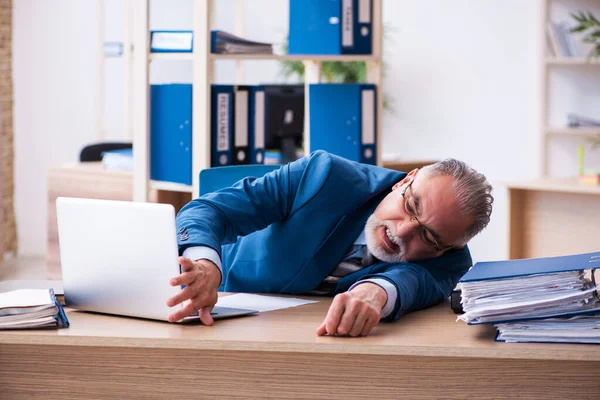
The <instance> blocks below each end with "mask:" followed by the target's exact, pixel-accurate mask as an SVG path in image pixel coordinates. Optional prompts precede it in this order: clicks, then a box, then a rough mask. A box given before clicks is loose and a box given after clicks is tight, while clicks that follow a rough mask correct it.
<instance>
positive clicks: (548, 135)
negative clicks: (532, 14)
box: [540, 0, 600, 182]
mask: <svg viewBox="0 0 600 400" xmlns="http://www.w3.org/2000/svg"><path fill="white" fill-rule="evenodd" d="M557 1H560V0H542V2H541V12H542V24H541V25H542V26H541V29H542V32H541V38H543V40H542V43H541V46H542V51H543V52H544V53H543V54H544V56H543V57H542V61H541V64H542V65H541V76H542V82H541V88H542V92H541V99H542V103H541V110H540V111H541V112H540V115H541V124H540V126H541V130H542V132H541V134H540V146H541V149H542V152H541V175H542V178H543V179H546V182H547V180H548V179H551V178H552V177H551V176H550V173H549V149H550V143H551V141H552V140H553V139H558V138H562V139H564V138H568V139H572V140H577V141H580V142H581V141H583V140H588V139H594V138H599V139H600V128H569V127H553V126H550V125H549V119H550V118H549V108H550V99H551V96H552V93H551V90H550V86H551V75H552V71H553V70H554V69H555V68H578V69H579V68H593V70H594V71H596V70H597V71H598V73H599V74H600V68H598V67H600V59H598V58H587V57H552V56H549V55H548V54H547V53H546V29H547V25H548V23H549V22H550V21H551V17H552V5H553V3H554V2H557ZM563 3H564V4H569V2H567V1H563ZM598 4H600V1H599V2H598ZM573 11H576V10H575V9H574V10H573Z"/></svg>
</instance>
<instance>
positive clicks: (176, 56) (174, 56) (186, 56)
mask: <svg viewBox="0 0 600 400" xmlns="http://www.w3.org/2000/svg"><path fill="white" fill-rule="evenodd" d="M193 59H194V55H193V54H192V53H150V60H171V61H175V60H177V61H185V60H187V61H190V60H193ZM209 59H210V60H214V61H217V60H240V61H243V60H275V61H346V62H347V61H379V60H380V58H379V57H377V56H374V55H359V54H357V55H339V56H336V55H323V56H321V55H276V54H210V55H209Z"/></svg>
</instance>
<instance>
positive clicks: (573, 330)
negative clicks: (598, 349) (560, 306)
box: [496, 315, 600, 343]
mask: <svg viewBox="0 0 600 400" xmlns="http://www.w3.org/2000/svg"><path fill="white" fill-rule="evenodd" d="M496 328H497V329H498V336H497V338H496V339H497V340H499V341H503V342H546V343H548V342H550V343H600V315H592V316H578V317H571V318H548V319H542V320H533V321H523V322H513V323H507V324H497V325H496Z"/></svg>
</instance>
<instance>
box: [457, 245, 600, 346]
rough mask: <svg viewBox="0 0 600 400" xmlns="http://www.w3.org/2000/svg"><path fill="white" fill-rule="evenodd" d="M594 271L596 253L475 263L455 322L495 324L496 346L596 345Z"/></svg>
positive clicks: (598, 305)
mask: <svg viewBox="0 0 600 400" xmlns="http://www.w3.org/2000/svg"><path fill="white" fill-rule="evenodd" d="M599 266H600V252H597V253H587V254H579V255H572V256H563V257H549V258H531V259H523V260H510V261H498V262H481V263H477V264H475V265H474V266H473V268H472V269H471V270H470V271H469V272H467V273H466V274H465V276H464V277H463V278H462V279H461V281H460V282H461V285H462V300H461V303H462V307H463V310H464V314H463V315H461V316H459V317H458V319H459V320H463V321H465V322H467V323H469V324H470V325H474V324H486V323H487V324H495V326H496V328H497V330H498V335H497V337H496V340H498V341H518V342H522V341H523V342H577V343H600V334H599V332H598V330H597V329H598V325H599V324H600V298H599V296H598V288H597V287H596V279H595V277H594V275H595V270H594V269H595V268H597V267H599Z"/></svg>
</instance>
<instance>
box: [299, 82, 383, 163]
mask: <svg viewBox="0 0 600 400" xmlns="http://www.w3.org/2000/svg"><path fill="white" fill-rule="evenodd" d="M309 107H310V111H309V118H310V119H309V122H310V150H311V151H314V150H326V151H328V152H331V153H333V154H337V155H339V156H341V157H344V158H347V159H349V160H352V161H358V162H361V163H366V164H373V165H375V164H377V157H376V154H377V145H378V144H377V88H376V86H375V85H373V84H360V83H359V84H354V83H348V84H339V83H334V84H313V85H310V86H309Z"/></svg>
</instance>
